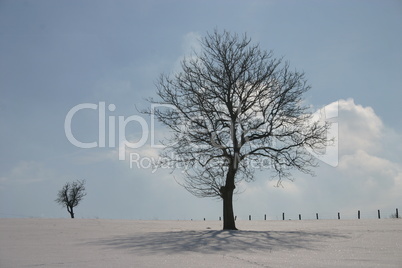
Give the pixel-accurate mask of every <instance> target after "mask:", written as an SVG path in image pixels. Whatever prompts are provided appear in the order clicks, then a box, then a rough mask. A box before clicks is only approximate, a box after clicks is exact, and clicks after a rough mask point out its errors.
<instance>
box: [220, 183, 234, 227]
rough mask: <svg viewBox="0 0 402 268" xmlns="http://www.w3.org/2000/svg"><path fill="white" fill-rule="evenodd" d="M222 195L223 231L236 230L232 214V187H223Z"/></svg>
mask: <svg viewBox="0 0 402 268" xmlns="http://www.w3.org/2000/svg"><path fill="white" fill-rule="evenodd" d="M222 190H223V193H222V199H223V229H224V230H237V228H236V223H235V219H234V213H233V191H234V187H233V188H232V187H231V188H227V187H225V188H224V189H222Z"/></svg>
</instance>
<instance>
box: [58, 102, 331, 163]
mask: <svg viewBox="0 0 402 268" xmlns="http://www.w3.org/2000/svg"><path fill="white" fill-rule="evenodd" d="M160 108H163V109H176V108H175V107H174V106H173V105H170V104H151V113H150V124H148V122H147V121H146V120H145V119H144V118H143V117H141V116H139V115H131V116H128V117H124V116H122V115H119V116H117V115H110V113H111V112H114V111H115V110H116V105H114V104H109V105H107V107H106V102H104V101H101V102H99V103H98V104H95V103H81V104H78V105H76V106H74V107H73V108H71V109H70V110H69V111H68V113H67V115H66V117H65V121H64V131H65V135H66V137H67V139H68V141H69V142H70V143H71V144H72V145H74V146H76V147H78V148H82V149H91V148H105V147H107V148H116V147H117V148H118V155H119V160H123V161H124V160H126V153H127V150H128V148H130V149H139V148H141V147H143V146H145V145H146V144H147V143H148V141H149V139H150V147H151V148H154V149H161V148H164V147H165V146H164V145H161V144H157V143H155V132H156V129H155V114H154V111H155V110H156V109H160ZM82 110H97V112H98V137H97V141H92V142H82V141H79V140H78V139H77V138H76V137H75V136H74V134H73V131H72V122H73V120H74V118H75V117H76V116H79V113H80V111H82ZM107 113H108V114H107ZM337 117H338V103H337V102H334V103H331V104H329V105H327V106H325V107H323V108H321V109H319V110H317V111H316V112H315V113H314V114H313V117H312V119H313V121H318V122H319V123H320V124H325V123H326V122H330V129H329V130H328V131H327V138H328V139H332V140H333V144H332V145H330V146H327V147H326V148H324V149H323V150H321V151H318V152H317V151H313V150H312V149H310V148H306V150H307V151H308V152H309V153H310V154H312V155H313V156H314V157H316V158H317V159H319V160H320V161H322V162H324V163H326V164H328V165H330V166H333V167H336V166H337V165H338V122H337ZM106 123H107V124H106ZM128 124H139V126H140V128H141V131H140V133H141V134H140V138H139V140H137V141H136V142H133V141H129V140H128V139H127V137H126V128H127V126H128ZM106 125H107V128H106ZM182 127H183V128H186V125H183V126H182ZM106 134H108V135H106ZM116 134H117V135H116ZM106 136H107V139H106ZM116 137H117V143H116ZM129 158H130V167H131V168H132V167H133V162H134V163H136V164H137V166H138V167H140V168H141V167H142V168H150V167H151V165H150V164H148V163H157V162H158V160H157V159H150V157H145V156H144V157H143V158H144V159H145V160H144V159H143V158H141V156H140V154H138V153H130V154H129ZM145 163H147V164H145ZM140 164H141V165H140ZM152 166H154V165H152ZM152 168H154V167H152Z"/></svg>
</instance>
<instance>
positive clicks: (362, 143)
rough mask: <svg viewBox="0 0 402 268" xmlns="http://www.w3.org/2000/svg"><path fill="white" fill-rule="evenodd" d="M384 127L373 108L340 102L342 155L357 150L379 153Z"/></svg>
mask: <svg viewBox="0 0 402 268" xmlns="http://www.w3.org/2000/svg"><path fill="white" fill-rule="evenodd" d="M383 130H384V125H383V123H382V121H381V119H380V118H379V117H378V116H377V115H376V114H375V112H374V110H373V109H372V108H371V107H363V106H361V105H357V104H355V102H354V100H353V99H348V100H339V148H340V153H341V154H348V153H353V152H355V151H357V150H365V151H378V150H379V149H380V145H381V139H382V138H383Z"/></svg>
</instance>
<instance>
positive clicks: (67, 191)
mask: <svg viewBox="0 0 402 268" xmlns="http://www.w3.org/2000/svg"><path fill="white" fill-rule="evenodd" d="M86 195H87V193H86V192H85V180H77V181H74V182H67V183H66V184H64V186H63V188H62V189H61V190H60V191H59V193H58V194H57V199H56V200H55V201H56V202H57V203H58V204H60V205H62V206H63V207H66V208H67V211H68V213H70V216H71V218H72V219H73V218H74V208H75V207H76V206H78V204H79V203H80V202H81V200H82V199H83V198H84V196H86Z"/></svg>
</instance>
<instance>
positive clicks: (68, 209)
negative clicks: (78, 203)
mask: <svg viewBox="0 0 402 268" xmlns="http://www.w3.org/2000/svg"><path fill="white" fill-rule="evenodd" d="M67 211H68V213H70V216H71V219H74V210H73V207H69V206H67Z"/></svg>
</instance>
